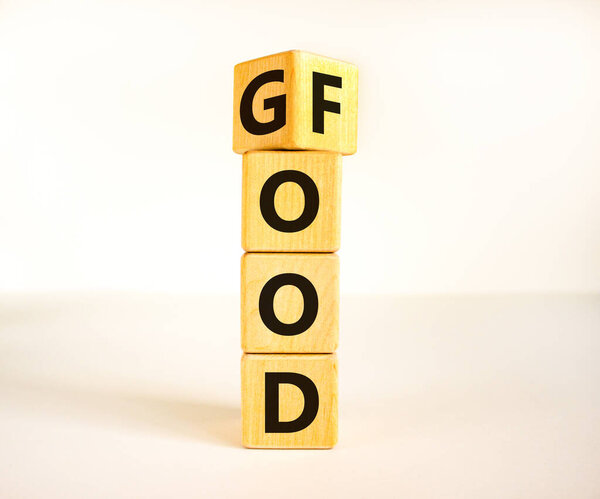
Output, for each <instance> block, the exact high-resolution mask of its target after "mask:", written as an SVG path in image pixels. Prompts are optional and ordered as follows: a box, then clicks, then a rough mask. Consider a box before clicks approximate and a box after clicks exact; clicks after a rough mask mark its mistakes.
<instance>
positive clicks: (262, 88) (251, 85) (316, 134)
mask: <svg viewBox="0 0 600 499" xmlns="http://www.w3.org/2000/svg"><path fill="white" fill-rule="evenodd" d="M357 90H358V69H357V67H356V66H355V65H353V64H350V63H347V62H343V61H338V60H335V59H331V58H329V57H323V56H319V55H315V54H311V53H308V52H302V51H299V50H291V51H289V52H282V53H279V54H274V55H270V56H266V57H261V58H259V59H254V60H251V61H247V62H242V63H240V64H237V65H236V66H235V69H234V94H233V105H234V109H233V150H234V151H235V152H237V153H244V152H246V151H251V150H264V149H290V150H301V149H307V150H320V151H335V152H339V153H341V154H354V153H355V152H356V122H357V120H356V117H357V96H358V91H357Z"/></svg>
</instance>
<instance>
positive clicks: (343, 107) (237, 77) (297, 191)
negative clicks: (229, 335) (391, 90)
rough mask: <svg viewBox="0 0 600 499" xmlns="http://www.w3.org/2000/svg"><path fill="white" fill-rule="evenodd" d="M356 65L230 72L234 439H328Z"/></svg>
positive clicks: (322, 62)
mask: <svg viewBox="0 0 600 499" xmlns="http://www.w3.org/2000/svg"><path fill="white" fill-rule="evenodd" d="M357 84H358V71H357V68H356V66H354V65H352V64H348V63H346V62H341V61H337V60H334V59H330V58H328V57H322V56H318V55H314V54H310V53H307V52H301V51H297V50H293V51H289V52H283V53H280V54H275V55H271V56H267V57H262V58H260V59H255V60H252V61H248V62H243V63H241V64H238V65H236V66H235V70H234V118H233V150H234V151H235V152H237V153H240V154H243V155H244V156H243V184H242V246H243V248H244V250H245V251H246V253H245V254H244V256H243V257H242V271H241V325H242V349H243V351H244V354H243V356H242V427H243V432H242V440H243V444H244V445H245V446H246V447H258V448H330V447H333V446H334V445H335V443H336V442H337V394H338V376H337V357H336V354H335V350H336V348H337V345H338V329H339V259H338V256H337V255H336V254H335V252H336V251H337V250H338V249H339V246H340V211H341V179H342V155H346V154H353V153H354V152H356V122H357V120H356V113H357V88H358V87H357Z"/></svg>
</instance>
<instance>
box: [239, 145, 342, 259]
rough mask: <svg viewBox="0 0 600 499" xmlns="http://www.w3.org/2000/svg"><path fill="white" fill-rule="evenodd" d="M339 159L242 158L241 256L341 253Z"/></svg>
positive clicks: (295, 155)
mask: <svg viewBox="0 0 600 499" xmlns="http://www.w3.org/2000/svg"><path fill="white" fill-rule="evenodd" d="M341 182H342V157H341V155H340V154H337V153H330V152H307V151H303V152H283V151H258V152H249V153H246V154H244V159H243V173H242V247H243V248H244V250H245V251H276V252H308V253H310V252H334V251H337V250H338V249H339V247H340V228H341Z"/></svg>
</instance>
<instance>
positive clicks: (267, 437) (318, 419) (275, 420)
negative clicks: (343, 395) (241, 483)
mask: <svg viewBox="0 0 600 499" xmlns="http://www.w3.org/2000/svg"><path fill="white" fill-rule="evenodd" d="M337 372H338V368H337V357H336V355H335V354H324V355H306V354H300V355H276V354H271V355H261V354H244V355H243V356H242V422H243V428H242V442H243V444H244V446H246V447H254V448H291V449H294V448H296V449H301V448H306V449H327V448H331V447H333V446H334V445H335V443H336V442H337V430H338V391H337V386H338V374H337Z"/></svg>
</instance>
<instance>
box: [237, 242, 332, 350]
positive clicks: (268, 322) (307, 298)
mask: <svg viewBox="0 0 600 499" xmlns="http://www.w3.org/2000/svg"><path fill="white" fill-rule="evenodd" d="M241 288H242V289H241V298H242V299H241V322H242V349H243V351H244V352H246V353H332V352H335V350H336V348H337V345H338V331H339V258H338V256H337V255H334V254H305V253H303V254H297V253H287V254H279V253H246V254H245V255H244V256H243V257H242V279H241Z"/></svg>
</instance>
